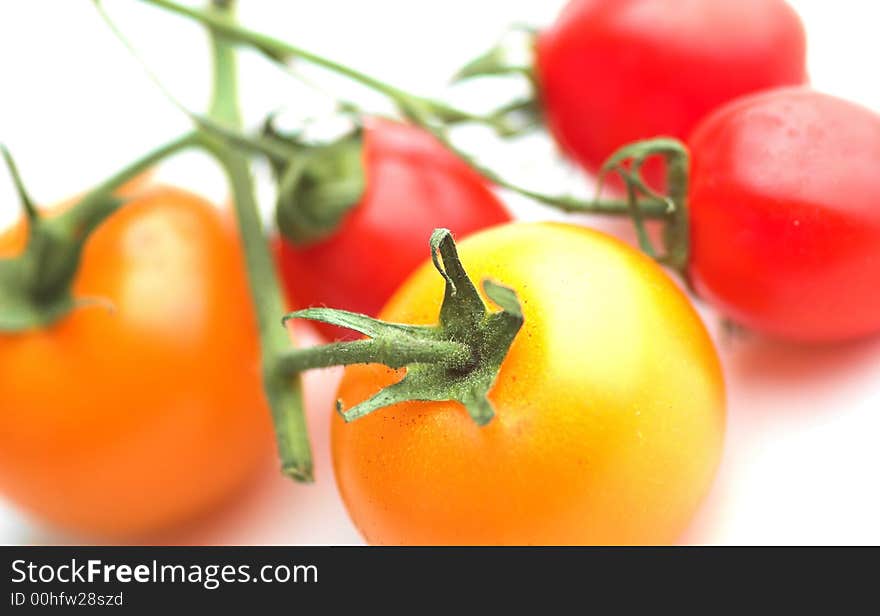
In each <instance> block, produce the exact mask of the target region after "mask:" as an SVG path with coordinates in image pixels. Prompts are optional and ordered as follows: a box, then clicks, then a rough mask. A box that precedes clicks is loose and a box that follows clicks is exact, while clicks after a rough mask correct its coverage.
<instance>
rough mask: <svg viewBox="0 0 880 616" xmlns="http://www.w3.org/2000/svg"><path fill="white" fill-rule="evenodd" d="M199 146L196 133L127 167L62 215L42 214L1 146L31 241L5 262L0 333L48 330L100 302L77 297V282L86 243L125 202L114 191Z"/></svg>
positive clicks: (0, 276)
mask: <svg viewBox="0 0 880 616" xmlns="http://www.w3.org/2000/svg"><path fill="white" fill-rule="evenodd" d="M194 142H195V137H194V134H193V133H187V134H186V135H183V136H182V137H180V138H178V139H176V140H174V141H171V142H169V143H167V144H166V145H163V146H161V147H159V148H157V149H155V150H153V151H152V152H149V153H147V154H146V155H145V156H143V157H142V158H140V159H138V160H137V161H135V162H133V163H132V164H130V165H129V166H128V167H126V168H124V169H122V170H121V171H120V172H118V173H117V174H115V175H114V176H112V177H111V178H109V179H108V180H106V181H105V182H103V183H102V184H100V185H99V186H97V187H96V188H94V189H93V190H91V191H90V192H88V193H87V194H86V195H85V196H83V197H82V198H81V199H79V201H77V203H76V204H74V205H73V206H72V207H70V208H68V209H66V210H65V211H64V212H62V213H61V214H58V215H57V216H51V217H45V216H43V215H41V214H40V212H39V211H38V209H37V207H36V205H35V204H34V202H33V200H32V199H31V197H30V195H29V194H28V192H27V190H26V188H25V186H24V182H23V181H22V179H21V175H20V174H19V172H18V168H17V167H16V165H15V161H14V160H13V158H12V156H11V154H10V153H9V151H8V150H7V149H6V148H5V147H2V146H0V150H2V155H3V159H4V161H5V163H6V166H7V168H8V169H9V173H10V175H11V176H12V179H13V183H14V185H15V189H16V191H17V192H18V196H19V200H20V201H21V205H22V208H23V210H24V213H25V219H26V223H27V240H26V243H25V247H24V250H23V251H22V252H21V254H19V255H17V256H15V257H8V258H4V259H0V332H3V333H14V332H23V331H28V330H32V329H37V328H41V327H48V326H50V325H52V324H54V323H55V322H57V321H59V320H60V319H62V318H64V317H65V316H66V315H67V314H69V313H70V312H71V311H72V310H75V309H77V308H78V307H82V306H86V305H94V304H101V303H102V300H101V299H100V298H75V297H74V296H73V291H72V287H73V282H74V279H75V278H76V274H77V271H78V269H79V262H80V258H81V256H82V252H83V248H84V247H85V243H86V242H87V240H88V239H89V237H90V236H91V234H92V232H93V231H94V230H95V229H96V228H97V227H98V226H99V225H100V224H101V223H102V222H103V221H104V220H105V219H106V218H107V217H108V216H110V215H111V214H112V213H113V212H115V211H116V210H117V208H119V207H120V206H121V205H122V204H123V203H124V200H123V199H122V198H120V197H118V196H116V195H114V191H115V190H116V189H118V188H119V187H120V186H121V185H122V184H124V183H125V182H127V181H129V180H131V179H133V178H134V177H136V176H137V175H139V174H140V173H142V172H144V171H145V170H147V169H148V168H150V167H151V166H153V165H154V164H156V163H157V162H158V161H160V160H162V159H163V158H165V157H167V156H170V155H171V154H173V153H175V152H177V151H179V150H182V149H184V148H186V147H189V146H190V145H193V144H194Z"/></svg>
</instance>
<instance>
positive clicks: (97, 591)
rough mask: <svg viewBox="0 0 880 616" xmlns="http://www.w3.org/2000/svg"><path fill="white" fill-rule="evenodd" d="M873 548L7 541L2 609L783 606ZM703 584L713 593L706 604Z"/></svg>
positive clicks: (854, 589) (864, 584)
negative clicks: (776, 602) (773, 600)
mask: <svg viewBox="0 0 880 616" xmlns="http://www.w3.org/2000/svg"><path fill="white" fill-rule="evenodd" d="M859 552H861V553H859ZM872 554H873V551H868V550H862V551H858V550H810V549H797V548H795V549H757V550H748V549H744V548H726V549H725V548H359V547H259V548H257V547H202V548H191V547H186V548H184V547H174V548H170V547H169V548H158V547H118V548H109V547H5V548H0V555H2V562H0V565H2V567H3V573H2V588H3V594H2V595H0V614H17V613H24V612H32V611H33V610H39V611H40V613H64V612H66V611H75V612H76V613H82V612H83V611H89V610H101V611H104V612H108V613H120V612H142V611H143V610H171V613H177V611H178V610H184V609H198V610H199V613H202V610H208V609H224V613H225V612H226V611H229V610H233V613H242V612H245V611H248V612H254V613H258V614H259V613H262V612H263V611H269V610H272V611H274V610H276V609H279V608H285V609H287V610H288V611H289V612H290V613H293V612H295V611H302V609H303V608H304V607H306V606H311V607H320V608H324V609H322V610H321V612H319V613H325V611H326V609H328V608H330V607H345V606H358V607H359V608H363V609H367V608H377V609H384V608H388V607H391V606H397V607H404V608H409V610H410V611H422V610H425V609H429V608H430V611H434V610H435V609H437V608H439V607H441V606H445V607H446V608H447V609H456V611H457V612H459V613H470V612H471V611H472V609H471V608H474V606H475V603H477V602H479V603H481V604H485V605H490V606H494V607H496V608H500V607H502V606H507V605H512V606H516V607H519V608H522V607H524V606H525V605H526V604H527V603H526V602H528V604H531V605H533V606H537V607H540V606H542V605H543V606H545V607H548V609H549V606H551V605H561V603H560V602H563V601H565V602H566V603H567V604H570V605H571V607H572V608H574V609H572V610H556V609H552V610H549V613H556V612H557V611H566V612H567V611H577V612H586V611H594V609H593V608H596V607H598V605H597V603H596V602H597V601H600V600H601V601H603V602H608V601H611V602H612V604H613V605H614V606H616V609H615V610H614V611H613V612H611V613H621V612H627V611H629V609H630V608H632V609H635V608H636V607H639V606H644V604H645V601H646V600H647V601H649V602H653V603H654V604H656V605H659V604H669V605H675V606H678V607H684V606H685V605H693V606H699V605H703V607H704V608H705V609H708V610H710V611H712V612H714V611H715V608H717V607H721V606H724V607H729V606H730V605H731V604H733V603H737V602H742V601H743V600H744V599H746V598H747V597H748V598H749V600H748V601H746V602H745V605H746V606H749V605H751V606H752V607H758V606H763V607H766V606H767V601H768V600H769V598H770V597H771V596H776V597H781V598H783V600H784V604H785V605H787V606H789V607H790V605H791V601H794V600H796V599H798V598H801V599H803V598H809V600H810V602H811V603H813V607H815V606H816V604H815V600H818V596H817V593H819V592H821V591H830V590H831V586H830V582H831V580H832V579H833V578H835V577H836V578H837V580H838V581H839V582H842V583H843V587H842V588H840V589H838V590H837V591H836V592H837V593H843V594H835V595H834V596H835V597H836V599H835V601H834V603H833V604H834V605H836V604H837V603H836V601H837V598H849V599H851V598H852V597H853V596H854V594H855V593H865V592H866V591H870V592H871V594H872V595H873V591H872V586H873V584H874V583H875V582H876V577H875V575H874V573H873V572H874V571H875V569H874V568H873V567H871V566H870V565H865V564H860V563H863V561H866V560H868V559H865V558H864V556H870V555H872ZM707 596H709V597H711V599H710V601H711V602H712V604H708V605H707V604H705V603H703V602H704V601H705V600H706V599H705V597H707ZM752 598H754V600H755V601H758V603H752ZM572 601H574V603H571V602H572ZM603 605H607V603H603ZM864 607H865V608H866V609H867V608H868V607H869V604H866V605H864ZM50 610H51V612H50ZM371 611H372V610H371ZM154 613H155V612H154ZM601 613H608V612H607V611H605V610H603V611H602V612H601Z"/></svg>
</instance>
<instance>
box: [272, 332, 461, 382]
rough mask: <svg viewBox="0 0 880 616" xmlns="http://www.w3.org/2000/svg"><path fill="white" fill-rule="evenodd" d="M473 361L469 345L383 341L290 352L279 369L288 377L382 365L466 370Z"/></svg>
mask: <svg viewBox="0 0 880 616" xmlns="http://www.w3.org/2000/svg"><path fill="white" fill-rule="evenodd" d="M471 361H472V353H471V350H470V349H469V348H468V346H467V345H466V344H463V343H460V342H454V341H451V340H419V339H396V340H394V342H393V343H391V342H389V341H387V340H384V339H368V340H354V341H352V342H333V343H331V344H325V345H321V346H317V347H312V348H308V349H290V350H288V351H287V352H286V353H285V354H284V355H282V357H281V358H280V362H279V367H280V369H281V370H282V371H283V372H285V373H287V374H296V373H299V372H303V371H305V370H312V369H314V368H328V367H330V366H350V365H352V364H383V365H385V366H388V367H389V368H395V369H397V368H402V367H404V366H406V365H408V364H439V363H444V364H445V365H447V366H456V367H459V368H462V369H463V368H465V367H466V366H467V365H468V364H469V363H470V362H471Z"/></svg>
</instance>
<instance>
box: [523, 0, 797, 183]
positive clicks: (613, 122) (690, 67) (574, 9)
mask: <svg viewBox="0 0 880 616" xmlns="http://www.w3.org/2000/svg"><path fill="white" fill-rule="evenodd" d="M805 47H806V44H805V37H804V30H803V27H802V25H801V22H800V19H799V18H798V16H797V14H796V13H795V12H794V11H793V10H792V9H791V8H790V7H789V6H788V5H787V4H786V3H785V2H783V1H782V0H573V1H572V2H570V3H569V4H568V6H567V7H566V8H565V10H564V11H563V12H562V14H561V15H560V17H559V19H558V20H557V21H556V23H555V24H554V25H553V26H551V27H550V28H549V29H548V30H546V31H545V32H543V33H542V34H541V35H540V36H539V38H538V41H537V63H536V64H537V66H536V69H537V77H538V82H539V84H540V86H539V90H540V96H541V98H542V101H543V107H544V112H545V115H546V118H547V122H548V124H549V127H550V129H551V131H552V132H553V135H554V137H555V139H556V140H557V142H558V143H559V144H560V145H561V146H562V147H563V149H564V150H565V151H566V152H567V153H568V154H569V155H570V156H571V157H572V158H574V159H575V160H576V161H578V163H580V164H581V165H582V166H583V167H585V168H586V169H588V170H590V171H596V170H597V169H598V168H599V167H600V166H601V165H602V163H603V162H604V161H605V159H606V158H608V156H610V155H611V154H612V153H613V152H614V151H615V150H617V148H619V147H620V146H623V145H625V144H627V143H630V142H632V141H638V140H640V139H649V138H652V137H657V136H669V137H678V138H680V139H685V138H687V136H688V135H689V134H690V132H691V130H692V129H693V127H694V126H695V125H696V124H697V122H698V121H699V120H700V119H702V118H703V117H704V116H705V115H706V114H707V113H709V112H711V111H712V110H713V109H715V108H716V107H718V106H720V105H721V104H723V103H726V102H727V101H730V100H732V99H734V98H736V97H739V96H741V95H743V94H748V93H752V92H755V91H758V90H762V89H765V88H770V87H774V86H781V85H792V84H801V83H804V82H805V81H806V79H807V76H806V69H805ZM653 162H654V161H650V162H649V165H648V167H647V168H646V174H645V175H646V179H647V180H648V181H649V182H651V183H652V184H654V185H657V186H660V185H662V178H661V174H660V173H659V172H660V171H662V164H660V163H659V161H658V162H657V164H652V163H653Z"/></svg>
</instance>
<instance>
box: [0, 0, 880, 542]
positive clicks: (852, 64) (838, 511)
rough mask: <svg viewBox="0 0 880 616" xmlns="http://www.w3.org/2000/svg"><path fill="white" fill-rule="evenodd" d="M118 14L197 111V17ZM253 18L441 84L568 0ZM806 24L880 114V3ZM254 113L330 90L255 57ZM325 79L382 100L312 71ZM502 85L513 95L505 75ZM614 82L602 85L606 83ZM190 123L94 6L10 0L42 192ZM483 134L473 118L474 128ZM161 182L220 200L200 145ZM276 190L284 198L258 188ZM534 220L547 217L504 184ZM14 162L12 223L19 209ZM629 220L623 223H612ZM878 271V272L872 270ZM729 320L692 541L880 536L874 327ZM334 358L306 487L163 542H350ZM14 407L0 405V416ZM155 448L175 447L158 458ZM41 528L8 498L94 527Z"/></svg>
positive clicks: (270, 487) (12, 532)
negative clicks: (776, 331)
mask: <svg viewBox="0 0 880 616" xmlns="http://www.w3.org/2000/svg"><path fill="white" fill-rule="evenodd" d="M105 4H106V5H107V6H108V8H109V10H110V12H111V14H112V15H114V16H115V17H116V18H117V20H118V23H119V25H120V26H121V27H122V28H123V30H124V31H125V32H126V33H127V34H128V35H129V36H130V38H131V39H132V40H133V41H134V43H135V45H136V46H137V47H138V48H139V49H140V50H141V51H142V53H143V55H144V57H145V58H146V60H147V62H148V63H149V64H150V65H151V66H152V68H153V69H154V70H155V72H156V73H157V74H158V75H159V76H160V77H161V80H162V81H163V82H164V83H165V85H166V86H167V87H168V89H169V90H170V91H171V92H173V93H174V95H175V96H176V97H177V98H178V99H179V100H181V101H182V102H183V103H184V104H185V105H187V106H188V107H190V108H193V109H198V108H200V107H201V106H202V105H203V102H204V100H205V98H206V95H207V86H208V75H209V72H208V57H207V54H206V51H205V47H204V38H203V35H202V34H201V32H200V30H199V28H198V27H196V26H193V25H192V24H190V23H189V22H186V21H184V20H182V19H180V18H177V17H174V16H172V15H167V14H164V13H163V12H162V11H159V10H156V9H153V8H151V7H148V6H143V5H140V4H139V3H136V2H134V1H133V0H106V2H105ZM240 4H241V11H240V13H241V18H242V21H243V22H244V23H245V24H247V25H249V26H252V27H254V28H256V29H261V30H264V31H267V32H270V33H273V34H276V35H278V36H279V37H281V38H286V39H288V40H290V41H292V42H296V43H298V44H300V45H302V46H304V47H306V48H311V49H312V50H314V51H318V52H321V53H324V54H326V55H329V56H331V57H333V58H336V59H338V60H340V61H342V62H344V63H349V64H352V65H354V66H356V67H358V68H361V69H365V70H367V71H369V72H372V73H374V74H376V75H378V76H380V77H383V78H385V79H387V80H388V81H391V82H394V83H396V84H399V85H402V86H404V87H406V88H410V89H413V90H415V91H417V92H421V93H427V94H443V93H447V92H445V90H444V89H445V87H446V86H445V78H446V77H447V76H448V75H450V74H451V73H452V72H453V70H454V69H455V68H456V67H458V66H459V65H461V64H462V63H463V62H465V61H466V60H467V59H469V58H470V57H472V56H474V55H475V54H477V53H478V52H480V51H482V50H484V49H485V48H486V47H487V46H488V45H490V44H491V43H492V42H493V41H494V40H495V39H496V38H497V37H498V36H499V35H500V34H501V33H502V32H503V31H504V29H505V26H507V25H508V24H510V23H512V22H527V23H531V24H536V25H540V24H546V23H548V22H550V21H551V20H552V19H553V17H554V15H555V14H556V13H557V11H558V9H559V7H560V6H561V5H562V4H563V2H562V1H561V0H542V1H541V2H535V1H533V0H477V1H474V0H467V1H465V0H445V1H444V2H419V1H413V0H396V1H395V0H370V1H369V2H362V1H358V0H322V1H320V2H316V1H308V2H307V1H300V2H293V1H291V2H278V1H274V2H271V1H269V0H242V2H241V3H240ZM792 4H793V5H795V7H796V8H797V9H798V11H799V12H800V13H801V16H802V17H803V19H804V22H805V24H806V27H807V31H808V37H809V50H810V51H809V65H810V74H811V77H812V82H813V84H814V85H815V87H817V88H818V89H821V90H824V91H827V92H830V93H833V94H837V95H840V96H844V97H847V98H850V99H853V100H856V101H859V102H861V103H863V104H865V105H867V106H869V107H872V108H874V109H876V110H878V111H880V78H878V77H877V71H876V70H875V68H876V66H875V64H876V59H877V58H878V57H880V37H877V36H876V24H877V23H878V22H880V4H878V3H877V2H875V1H873V0H858V1H857V0H841V1H838V2H833V3H832V2H827V1H824V0H800V1H793V2H792ZM242 72H243V77H242V84H243V90H244V92H243V95H244V96H243V98H244V105H245V112H246V117H247V120H248V122H249V123H251V124H256V123H257V122H258V121H259V120H260V118H261V117H262V115H263V114H265V113H266V112H267V111H268V110H271V109H275V108H278V107H283V106H287V107H295V108H296V109H297V110H299V111H302V112H305V113H309V114H315V113H320V112H322V111H323V110H324V109H325V108H326V107H327V105H328V104H329V103H328V100H327V99H326V98H325V97H322V96H316V95H314V94H309V93H308V91H306V90H304V89H303V88H302V87H301V86H299V85H297V83H296V82H295V81H294V80H293V79H291V78H290V77H289V76H286V75H284V74H283V73H281V72H280V71H279V70H278V69H276V68H274V67H272V66H270V65H269V64H268V63H266V62H264V61H262V59H260V58H258V57H257V56H255V55H253V54H250V53H247V54H245V57H244V58H243V66H242ZM305 72H306V73H307V74H308V75H309V76H310V77H311V78H313V79H315V80H316V81H318V82H319V83H320V84H321V85H322V87H323V88H324V89H326V90H328V91H333V92H337V93H341V94H343V95H345V96H358V97H359V100H361V101H363V102H364V103H365V104H367V105H368V106H370V107H371V108H375V109H378V110H383V109H387V107H382V106H381V102H380V99H377V98H376V97H374V96H366V95H365V94H364V93H363V91H361V90H359V89H357V88H351V87H350V86H348V85H346V84H344V83H342V82H341V81H340V80H338V79H336V78H328V77H326V76H324V75H322V74H320V73H318V72H315V71H311V70H306V71H305ZM505 87H506V88H507V90H505V92H511V91H515V90H516V88H517V86H516V85H515V84H507V85H506V86H505ZM600 87H601V86H600ZM452 96H453V97H454V100H457V101H459V102H462V103H465V104H471V103H475V102H476V104H477V105H478V106H479V104H486V103H487V102H488V99H487V95H485V89H484V88H482V87H469V88H464V89H461V90H460V91H458V92H453V93H452ZM186 128H187V122H186V120H185V119H184V118H183V117H182V116H181V114H180V113H179V112H178V111H177V110H176V109H174V108H173V107H172V106H171V105H170V104H169V103H168V101H167V100H166V99H164V98H163V96H162V95H161V94H160V93H159V92H158V91H157V89H156V87H155V86H154V85H153V84H152V83H150V81H149V80H148V79H147V78H146V77H145V76H144V73H143V72H142V71H141V69H140V68H139V66H138V64H137V63H136V62H135V61H133V60H132V58H131V56H129V55H128V54H127V53H126V52H125V51H124V50H123V49H122V48H121V46H120V44H119V42H118V41H117V40H116V39H115V38H114V37H113V36H112V35H111V34H110V33H109V31H108V29H107V27H106V26H105V25H104V23H103V22H102V21H101V20H100V18H99V17H98V15H97V13H96V11H95V10H94V8H93V7H92V5H91V2H89V1H88V0H28V1H24V0H19V1H13V0H4V1H3V2H0V140H3V141H4V142H5V143H6V144H7V145H8V146H9V147H10V149H11V150H12V151H13V152H14V153H15V155H16V157H17V160H18V163H19V166H20V168H21V170H22V173H23V174H24V176H25V179H26V181H27V182H28V184H29V186H30V188H31V191H32V193H33V194H34V195H35V197H36V198H37V200H38V201H40V202H43V203H51V202H54V201H56V200H60V199H63V198H65V197H68V196H70V195H72V194H74V193H77V192H79V191H82V190H84V189H86V188H88V187H89V186H90V185H92V184H94V183H96V182H97V181H99V180H101V179H102V178H104V177H105V176H107V175H108V174H109V173H110V172H111V171H112V170H115V169H117V168H119V167H120V166H122V165H123V164H124V163H125V162H127V161H129V160H132V159H134V158H136V157H137V156H139V155H140V154H142V153H143V152H144V151H146V150H147V149H150V148H152V147H154V146H155V145H157V144H159V143H160V142H163V141H165V140H166V139H169V138H172V137H174V136H175V135H176V134H178V133H180V132H182V131H183V130H185V129H186ZM477 132H478V133H479V131H477ZM463 138H465V139H470V141H469V142H468V144H469V145H473V144H478V147H480V152H481V153H482V155H484V156H486V160H487V161H490V162H492V163H493V164H494V165H496V166H499V167H501V168H502V169H504V170H507V171H510V172H514V173H517V174H518V176H517V177H519V178H524V179H525V180H527V181H529V182H532V183H534V184H535V185H537V186H550V187H555V188H558V187H559V186H560V185H562V183H565V182H567V183H568V184H571V183H574V184H575V187H576V189H579V190H581V191H585V190H586V186H587V184H586V183H585V182H584V180H583V179H582V178H579V177H577V176H574V177H572V176H573V174H572V172H571V171H566V170H562V171H560V165H559V161H558V160H557V159H556V157H555V156H554V155H553V150H552V146H551V145H550V144H549V143H548V141H547V140H546V139H543V138H535V139H531V140H528V141H527V142H526V144H525V146H523V145H520V146H516V147H501V146H500V145H499V144H497V143H494V142H490V141H488V140H487V139H486V137H485V135H483V134H465V135H463ZM160 175H161V177H162V178H163V179H167V180H170V181H174V182H176V183H178V184H182V185H184V186H187V187H189V188H192V189H194V190H198V191H199V192H202V193H204V194H206V195H207V196H209V197H211V198H213V199H215V200H217V201H221V200H222V199H223V197H224V192H225V190H224V185H223V181H222V177H221V176H220V175H219V173H218V172H217V171H216V170H215V169H214V168H213V167H212V165H211V164H210V163H209V162H208V161H206V160H203V159H201V158H199V157H198V156H196V155H193V156H191V157H186V156H185V157H180V158H177V159H174V160H173V161H171V162H169V163H168V164H166V165H165V166H163V168H162V170H161V174H160ZM261 192H262V193H264V195H263V196H264V197H266V199H265V200H266V201H267V202H268V201H269V200H270V199H271V193H270V191H269V190H268V188H267V185H266V183H265V182H263V190H262V191H261ZM508 202H509V203H510V204H511V205H512V207H513V208H514V210H515V211H516V212H518V213H519V214H520V215H522V216H525V217H529V218H542V217H553V216H555V214H553V213H551V212H548V211H547V210H544V209H542V208H540V207H538V206H536V205H534V204H530V203H527V202H524V201H522V200H520V199H514V198H508ZM16 208H17V205H16V200H15V197H14V193H13V191H12V187H11V185H10V182H9V179H8V177H7V176H6V174H0V225H3V224H6V223H8V222H9V221H10V220H12V219H13V217H14V216H16V214H17V209H16ZM615 230H616V231H619V230H620V228H619V227H617V228H615ZM878 284H880V281H878ZM701 313H702V314H703V316H704V317H705V319H706V322H707V325H708V326H709V327H710V329H711V330H712V331H713V332H714V333H715V334H716V339H717V340H718V344H719V347H720V350H721V354H722V359H723V362H724V365H725V371H726V375H727V382H728V388H729V402H730V404H729V415H728V417H729V419H728V439H727V444H726V451H725V456H724V461H723V464H722V467H721V470H720V473H719V476H718V480H717V482H716V484H715V488H714V490H713V492H712V494H711V496H710V498H709V500H708V501H707V503H706V505H705V507H704V508H703V510H702V511H701V512H700V514H699V515H698V517H697V519H696V521H695V523H694V525H693V527H692V529H691V530H690V531H689V532H688V534H687V536H686V537H684V541H686V542H691V543H732V544H743V543H745V544H754V543H871V544H877V543H880V523H878V520H880V495H878V479H877V476H878V472H880V447H878V446H877V441H878V438H880V339H874V340H867V341H863V342H859V343H855V344H847V345H842V346H834V347H824V348H803V347H793V346H785V345H781V344H778V343H772V342H769V341H766V340H762V339H760V338H757V337H748V338H745V339H736V340H728V339H724V338H723V337H721V336H720V335H718V332H719V327H718V322H717V318H716V317H715V316H714V315H713V313H712V312H711V310H709V309H707V308H705V307H701ZM337 378H338V372H336V371H324V372H323V373H318V374H312V375H309V377H308V378H307V389H308V396H307V397H308V400H307V404H308V409H309V418H310V421H311V431H312V440H313V443H314V447H315V449H316V464H317V475H318V482H317V484H316V485H314V486H310V487H304V486H298V485H295V484H293V483H292V482H289V481H287V480H284V479H282V478H280V477H279V476H278V474H277V472H276V471H275V468H274V467H267V468H266V470H265V473H264V475H263V476H262V477H260V478H258V479H256V480H255V481H254V485H253V487H252V488H251V489H249V490H248V491H247V492H246V493H245V494H242V495H239V497H238V498H237V499H236V500H235V502H234V503H232V504H230V505H229V506H228V507H227V508H226V509H225V510H223V511H221V512H218V513H216V514H212V515H211V516H210V517H208V518H206V519H204V520H202V521H200V522H199V523H197V524H193V525H191V526H190V527H188V528H185V529H179V530H177V531H175V532H174V533H172V534H167V535H163V536H161V537H157V538H155V539H153V540H154V541H158V542H191V543H356V542H359V541H360V539H359V537H358V535H357V533H356V531H355V530H354V529H353V528H352V526H351V524H350V523H349V521H348V518H347V516H346V514H345V511H344V509H343V507H342V505H341V503H340V501H339V499H338V496H337V495H336V491H335V486H334V485H333V480H332V469H331V467H330V461H329V452H328V443H327V441H328V439H327V433H328V427H327V426H328V418H329V414H330V412H331V400H332V398H333V384H334V383H335V380H336V379H337ZM2 411H3V409H0V412H2ZM157 455H161V454H160V453H159V452H157ZM83 540H84V539H83V538H77V537H63V536H57V535H55V534H53V533H52V532H51V531H49V530H47V529H42V528H39V527H36V526H33V525H32V524H30V523H29V522H28V521H27V520H26V519H25V518H24V516H22V515H21V514H20V513H18V512H16V511H15V510H14V508H13V507H12V505H10V504H2V503H0V543H45V542H64V541H83Z"/></svg>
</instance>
